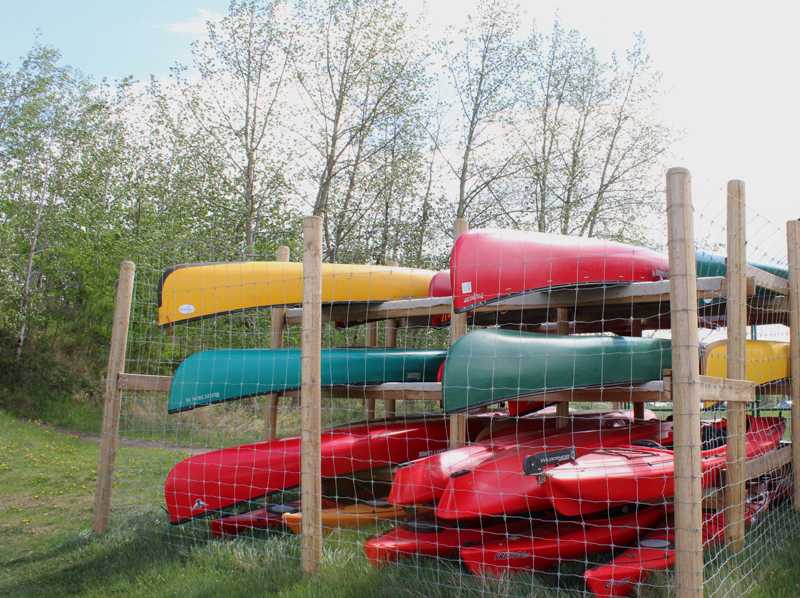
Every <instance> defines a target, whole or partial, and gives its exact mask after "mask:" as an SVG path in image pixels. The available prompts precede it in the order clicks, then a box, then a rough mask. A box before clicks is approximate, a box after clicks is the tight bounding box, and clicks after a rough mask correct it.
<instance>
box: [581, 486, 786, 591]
mask: <svg viewBox="0 0 800 598" xmlns="http://www.w3.org/2000/svg"><path fill="white" fill-rule="evenodd" d="M754 489H755V488H754V487H752V486H751V488H750V490H751V491H752V490H754ZM769 504H770V498H769V495H768V492H767V493H765V492H761V493H758V494H751V497H750V499H749V500H748V503H747V511H746V512H745V522H747V523H749V522H751V521H753V520H754V519H755V517H756V516H757V515H758V513H760V512H761V511H763V510H764V509H766V508H767V507H768V506H769ZM724 536H725V515H724V513H723V511H705V512H704V513H703V545H704V546H705V547H707V548H709V547H712V546H715V545H717V544H720V543H722V541H723V540H724ZM674 564H675V524H674V521H672V520H671V519H670V521H669V522H668V524H667V525H665V526H664V528H663V529H659V530H655V531H653V532H650V533H649V534H647V535H646V536H644V537H643V538H642V540H641V541H640V542H639V545H638V546H635V547H633V548H629V549H628V550H626V551H625V552H623V553H622V554H619V555H617V556H616V557H615V558H614V560H612V561H610V562H608V563H606V564H604V565H600V566H598V567H594V568H592V569H589V570H587V571H586V573H584V574H583V578H584V580H586V587H587V588H588V589H589V591H591V592H592V593H594V595H595V596H598V597H601V598H606V597H608V598H611V597H614V598H623V597H625V596H629V595H631V593H632V592H633V589H634V586H636V585H638V584H641V583H642V582H643V581H644V580H645V579H647V577H649V575H650V573H652V572H653V571H663V570H664V569H667V568H669V567H671V566H673V565H674Z"/></svg>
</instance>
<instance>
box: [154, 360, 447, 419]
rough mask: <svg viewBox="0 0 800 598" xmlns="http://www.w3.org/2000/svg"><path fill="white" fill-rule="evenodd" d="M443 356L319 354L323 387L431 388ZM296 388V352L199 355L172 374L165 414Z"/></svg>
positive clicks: (298, 367)
mask: <svg viewBox="0 0 800 598" xmlns="http://www.w3.org/2000/svg"><path fill="white" fill-rule="evenodd" d="M446 356H447V352H446V351H427V350H423V349H365V348H352V349H323V350H322V363H321V373H322V381H321V384H322V386H337V385H341V384H354V385H363V384H380V383H383V382H435V381H436V377H437V374H438V372H439V367H440V366H441V365H442V362H443V361H444V359H445V357H446ZM297 388H300V349H230V350H217V351H203V352H201V353H197V354H195V355H192V356H191V357H189V358H188V359H186V360H185V361H184V362H183V363H182V364H181V365H180V366H179V367H178V370H177V371H176V372H175V376H174V378H173V380H172V388H171V390H170V393H169V413H178V412H180V411H187V410H189V409H194V408H195V407H201V406H203V405H211V404H213V403H223V402H225V401H234V400H236V399H243V398H246V397H252V396H255V395H260V394H266V393H272V392H281V391H285V390H294V389H297Z"/></svg>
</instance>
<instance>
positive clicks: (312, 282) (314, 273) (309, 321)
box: [300, 216, 322, 575]
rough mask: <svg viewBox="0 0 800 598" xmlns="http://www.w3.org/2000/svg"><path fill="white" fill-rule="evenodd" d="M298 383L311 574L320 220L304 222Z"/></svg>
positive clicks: (316, 556)
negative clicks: (299, 379) (299, 375)
mask: <svg viewBox="0 0 800 598" xmlns="http://www.w3.org/2000/svg"><path fill="white" fill-rule="evenodd" d="M301 349H302V358H301V362H302V366H301V384H302V386H301V387H300V418H301V419H300V442H301V463H300V468H301V469H300V471H301V473H300V497H301V501H302V504H303V506H302V518H303V524H302V525H303V538H302V541H301V560H302V563H303V571H304V572H305V574H306V575H312V574H314V573H316V572H317V571H318V570H319V566H320V563H321V561H322V472H321V470H320V460H319V455H320V450H321V446H322V442H321V436H320V428H321V413H320V404H321V400H320V399H321V392H320V380H321V370H320V368H321V354H322V218H319V217H318V216H308V217H307V218H306V219H305V221H304V223H303V320H302V340H301Z"/></svg>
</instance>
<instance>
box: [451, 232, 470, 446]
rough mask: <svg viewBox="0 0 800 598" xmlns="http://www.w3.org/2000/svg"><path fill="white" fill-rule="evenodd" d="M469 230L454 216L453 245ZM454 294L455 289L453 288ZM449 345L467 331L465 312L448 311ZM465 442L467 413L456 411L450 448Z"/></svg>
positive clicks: (452, 421)
mask: <svg viewBox="0 0 800 598" xmlns="http://www.w3.org/2000/svg"><path fill="white" fill-rule="evenodd" d="M468 230H469V221H468V220H467V219H466V218H456V221H455V223H454V224H453V245H455V243H456V240H457V239H458V238H459V237H460V236H461V235H462V234H463V233H465V232H467V231H468ZM453 294H455V289H453ZM450 314H451V316H450V346H451V347H452V346H453V343H455V342H456V341H457V340H458V339H460V338H461V337H462V336H464V335H465V334H466V333H467V314H466V313H462V314H457V313H456V312H455V311H451V312H450ZM466 443H467V414H466V413H456V414H453V415H451V416H450V448H451V449H456V448H459V447H462V446H464V445H465V444H466Z"/></svg>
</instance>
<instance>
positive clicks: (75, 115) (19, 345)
mask: <svg viewBox="0 0 800 598" xmlns="http://www.w3.org/2000/svg"><path fill="white" fill-rule="evenodd" d="M59 58H60V56H59V53H58V52H57V51H56V50H54V49H52V48H50V47H48V46H42V45H40V44H39V43H38V42H37V43H36V44H35V45H34V47H33V48H32V50H31V51H30V52H29V53H28V55H27V56H26V57H25V58H24V59H23V61H22V66H21V68H20V69H19V71H17V72H16V73H11V72H10V71H9V69H8V67H7V66H6V67H5V68H4V69H3V70H4V72H3V74H2V78H0V84H1V86H2V89H1V90H0V168H2V170H0V185H2V187H0V202H2V203H0V217H2V221H1V222H0V224H2V227H3V229H4V235H3V236H4V237H6V239H7V240H8V241H9V243H8V244H4V246H3V251H4V252H5V258H6V263H7V264H9V268H8V270H6V271H5V272H4V273H3V274H4V275H5V276H6V277H7V282H6V284H7V285H9V286H10V287H12V288H14V293H13V294H12V296H11V297H6V298H5V299H6V301H8V300H9V299H10V300H12V301H15V302H17V304H18V309H17V310H12V309H10V307H9V306H6V308H5V309H4V311H6V310H7V311H6V313H13V314H14V315H13V317H12V318H11V319H12V320H13V322H14V326H15V327H16V331H17V332H16V342H15V356H16V358H17V359H18V360H19V359H20V358H21V355H22V349H23V345H24V343H25V340H26V335H27V332H28V327H29V323H30V320H31V317H32V316H33V315H34V314H35V311H33V310H34V309H35V308H36V307H37V303H41V300H42V297H44V295H45V294H46V293H47V292H48V291H52V290H53V289H55V290H58V289H59V288H61V289H63V287H64V285H65V282H64V280H65V278H64V276H67V275H69V272H67V271H64V272H62V274H63V275H64V276H61V277H59V276H47V272H46V268H45V267H44V264H45V263H46V262H47V254H48V252H49V253H50V254H52V253H53V252H54V251H55V250H56V249H59V248H63V246H64V245H65V239H66V238H68V237H69V227H70V226H71V225H70V222H71V220H70V219H69V218H68V217H65V213H67V212H68V211H69V210H70V207H71V204H70V202H69V201H68V197H69V195H70V185H71V184H72V183H73V182H74V179H75V177H76V176H77V175H78V173H79V172H80V171H81V164H82V161H83V159H84V157H85V155H86V152H87V151H90V150H91V149H92V148H93V147H95V145H96V142H97V139H96V138H95V137H94V136H95V135H96V133H97V132H98V130H99V128H100V127H102V126H103V124H104V123H105V122H106V120H107V118H108V112H107V105H106V104H105V103H104V102H103V101H102V99H101V98H98V97H97V96H96V94H95V93H94V92H95V88H94V87H93V86H92V85H91V83H90V82H89V80H88V79H87V78H86V77H84V76H83V75H82V74H81V73H80V72H79V71H76V70H74V69H72V68H70V67H62V66H59V65H58V61H59ZM37 298H38V300H37Z"/></svg>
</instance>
